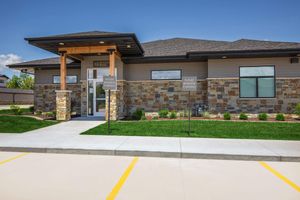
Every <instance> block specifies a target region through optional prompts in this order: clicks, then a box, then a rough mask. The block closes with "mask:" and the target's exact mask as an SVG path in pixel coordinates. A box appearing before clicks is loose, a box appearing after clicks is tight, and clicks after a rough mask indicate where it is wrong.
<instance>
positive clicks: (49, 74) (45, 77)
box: [34, 68, 80, 85]
mask: <svg viewBox="0 0 300 200" xmlns="http://www.w3.org/2000/svg"><path fill="white" fill-rule="evenodd" d="M59 75H60V70H59V69H58V68H56V69H36V70H35V77H34V81H35V84H53V76H59ZM67 75H68V76H69V75H76V76H77V81H78V83H80V68H78V69H77V68H76V69H67ZM57 85H59V84H57Z"/></svg>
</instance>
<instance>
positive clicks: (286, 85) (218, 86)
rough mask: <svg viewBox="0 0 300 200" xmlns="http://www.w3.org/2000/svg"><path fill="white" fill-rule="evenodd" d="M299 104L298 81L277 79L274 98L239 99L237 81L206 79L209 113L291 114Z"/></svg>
mask: <svg viewBox="0 0 300 200" xmlns="http://www.w3.org/2000/svg"><path fill="white" fill-rule="evenodd" d="M299 102H300V79H299V78H277V79H276V98H265V99H264V98H260V99H259V98H257V99H251V98H248V99H246V98H245V99H243V98H239V79H234V78H232V79H208V106H209V109H210V111H211V112H214V113H218V112H221V113H223V112H226V111H228V112H231V113H239V112H247V113H259V112H267V113H278V112H283V113H292V112H293V109H294V107H295V106H296V104H297V103H299Z"/></svg>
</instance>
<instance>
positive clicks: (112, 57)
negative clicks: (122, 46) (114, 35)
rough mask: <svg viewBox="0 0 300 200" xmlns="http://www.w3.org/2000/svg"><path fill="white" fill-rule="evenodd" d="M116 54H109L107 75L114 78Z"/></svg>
mask: <svg viewBox="0 0 300 200" xmlns="http://www.w3.org/2000/svg"><path fill="white" fill-rule="evenodd" d="M115 65H116V53H115V52H114V51H113V52H111V53H110V54H109V75H111V76H115Z"/></svg>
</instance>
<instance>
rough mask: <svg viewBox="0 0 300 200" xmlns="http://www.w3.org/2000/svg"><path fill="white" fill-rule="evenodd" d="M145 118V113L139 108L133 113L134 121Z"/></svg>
mask: <svg viewBox="0 0 300 200" xmlns="http://www.w3.org/2000/svg"><path fill="white" fill-rule="evenodd" d="M143 116H145V113H144V111H143V110H142V109H140V108H137V109H136V110H135V111H134V112H133V113H132V119H134V120H140V119H142V117H143Z"/></svg>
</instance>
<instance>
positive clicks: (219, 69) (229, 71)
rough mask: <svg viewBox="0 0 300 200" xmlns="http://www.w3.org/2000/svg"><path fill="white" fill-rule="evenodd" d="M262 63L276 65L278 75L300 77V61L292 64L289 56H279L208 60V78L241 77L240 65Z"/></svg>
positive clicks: (258, 64)
mask: <svg viewBox="0 0 300 200" xmlns="http://www.w3.org/2000/svg"><path fill="white" fill-rule="evenodd" d="M260 65H275V72H276V76H277V77H300V63H297V64H291V63H290V58H289V57H278V58H243V59H242V58H238V59H213V60H208V78H228V77H230V78H231V77H239V67H240V66H260Z"/></svg>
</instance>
